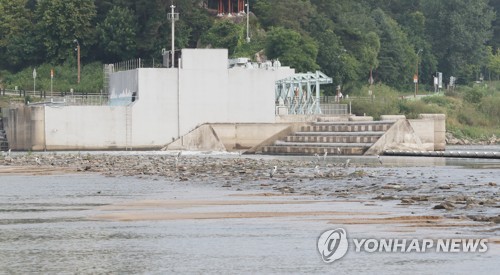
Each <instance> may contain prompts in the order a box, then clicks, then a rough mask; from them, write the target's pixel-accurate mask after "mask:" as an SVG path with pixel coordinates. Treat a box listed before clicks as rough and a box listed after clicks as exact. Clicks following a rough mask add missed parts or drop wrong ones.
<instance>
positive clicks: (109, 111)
mask: <svg viewBox="0 0 500 275" xmlns="http://www.w3.org/2000/svg"><path fill="white" fill-rule="evenodd" d="M125 108H126V107H124V106H115V107H111V106H69V107H49V106H47V107H45V136H46V139H45V142H46V147H47V149H48V150H55V149H60V150H67V149H112V148H122V147H125V141H126V140H125V126H126V125H125Z"/></svg>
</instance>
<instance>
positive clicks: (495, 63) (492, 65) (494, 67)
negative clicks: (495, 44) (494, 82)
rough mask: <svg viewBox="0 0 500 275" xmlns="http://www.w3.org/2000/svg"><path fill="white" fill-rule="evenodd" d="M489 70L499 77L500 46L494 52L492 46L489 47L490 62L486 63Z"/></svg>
mask: <svg viewBox="0 0 500 275" xmlns="http://www.w3.org/2000/svg"><path fill="white" fill-rule="evenodd" d="M486 67H487V69H488V71H489V72H490V73H493V74H494V75H496V77H497V79H498V77H499V76H500V48H499V49H497V50H496V53H495V54H493V49H492V47H488V64H487V65H486Z"/></svg>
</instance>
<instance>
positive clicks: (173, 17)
mask: <svg viewBox="0 0 500 275" xmlns="http://www.w3.org/2000/svg"><path fill="white" fill-rule="evenodd" d="M170 8H171V9H172V12H171V13H169V14H168V16H167V17H168V19H170V20H172V64H171V66H170V67H171V68H173V67H174V65H175V21H176V20H179V14H178V13H175V6H174V3H173V1H172V5H171V6H170Z"/></svg>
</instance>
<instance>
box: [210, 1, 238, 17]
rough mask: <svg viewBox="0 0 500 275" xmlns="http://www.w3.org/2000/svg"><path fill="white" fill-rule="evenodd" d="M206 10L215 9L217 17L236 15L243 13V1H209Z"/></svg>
mask: <svg viewBox="0 0 500 275" xmlns="http://www.w3.org/2000/svg"><path fill="white" fill-rule="evenodd" d="M208 8H212V9H215V8H217V15H219V16H224V15H228V16H231V15H237V14H242V13H245V0H209V1H208Z"/></svg>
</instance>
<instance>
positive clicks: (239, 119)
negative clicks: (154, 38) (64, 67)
mask: <svg viewBox="0 0 500 275" xmlns="http://www.w3.org/2000/svg"><path fill="white" fill-rule="evenodd" d="M181 56H182V57H181V59H180V62H179V67H178V68H136V69H130V70H126V71H120V72H112V73H111V74H110V76H109V98H110V101H109V105H106V106H70V105H55V104H51V103H47V104H39V105H28V106H25V105H20V106H15V107H11V108H10V109H9V110H8V111H7V112H5V118H4V124H5V125H4V126H5V129H6V132H7V138H8V140H9V145H10V148H11V149H13V150H114V149H160V148H163V147H164V146H165V145H167V144H169V143H172V141H174V140H177V139H179V138H180V137H182V136H184V135H186V134H187V133H189V132H190V131H192V130H193V129H195V128H196V127H197V126H199V125H202V124H204V123H229V124H231V123H242V124H245V123H251V124H253V125H256V123H266V124H269V123H274V122H275V98H274V95H275V83H276V81H278V80H280V79H284V78H287V77H289V76H291V75H293V74H295V71H294V69H291V68H289V67H281V66H279V67H277V66H265V67H254V66H249V64H243V65H242V66H234V67H232V68H229V60H228V52H227V49H183V50H182V54H181ZM253 129H254V130H255V131H257V132H258V130H257V129H256V128H253ZM259 138H262V139H265V137H262V136H260V137H259Z"/></svg>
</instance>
